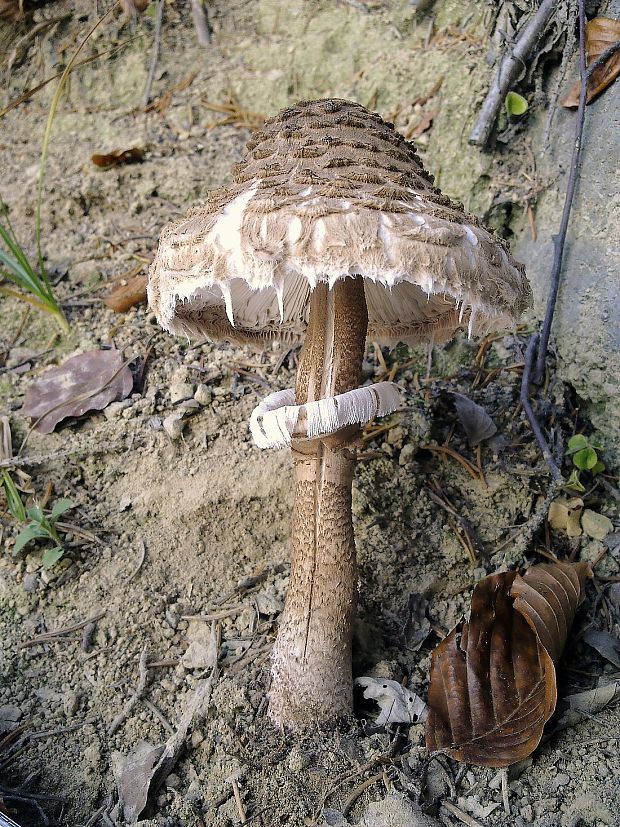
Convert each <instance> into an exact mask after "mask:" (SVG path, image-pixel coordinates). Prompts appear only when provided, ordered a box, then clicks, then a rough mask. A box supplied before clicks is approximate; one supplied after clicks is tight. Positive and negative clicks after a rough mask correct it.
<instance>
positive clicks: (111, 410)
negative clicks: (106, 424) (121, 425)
mask: <svg viewBox="0 0 620 827" xmlns="http://www.w3.org/2000/svg"><path fill="white" fill-rule="evenodd" d="M132 404H133V403H132V401H131V399H123V400H122V401H121V402H110V404H109V405H108V406H107V408H105V410H104V412H103V415H104V416H105V418H106V419H118V418H119V417H120V416H122V413H123V411H124V410H125V408H129V407H130V406H131V405H132Z"/></svg>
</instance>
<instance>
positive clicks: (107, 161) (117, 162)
mask: <svg viewBox="0 0 620 827" xmlns="http://www.w3.org/2000/svg"><path fill="white" fill-rule="evenodd" d="M91 160H92V162H93V164H94V165H95V166H96V167H100V168H101V169H111V168H112V167H120V166H123V165H124V164H137V163H139V162H140V161H143V160H144V150H143V149H140V147H137V146H134V147H133V148H132V149H124V150H120V149H114V150H112V152H108V153H107V154H105V155H100V154H98V153H95V155H93V156H92V158H91Z"/></svg>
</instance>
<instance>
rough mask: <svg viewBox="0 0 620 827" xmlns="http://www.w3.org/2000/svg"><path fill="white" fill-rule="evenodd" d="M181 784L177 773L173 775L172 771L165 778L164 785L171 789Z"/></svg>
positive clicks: (176, 788) (175, 788)
mask: <svg viewBox="0 0 620 827" xmlns="http://www.w3.org/2000/svg"><path fill="white" fill-rule="evenodd" d="M180 786H181V779H180V778H179V776H178V775H175V774H174V773H173V772H171V773H170V775H169V776H168V777H167V778H166V787H168V788H169V789H171V790H178V788H179V787H180Z"/></svg>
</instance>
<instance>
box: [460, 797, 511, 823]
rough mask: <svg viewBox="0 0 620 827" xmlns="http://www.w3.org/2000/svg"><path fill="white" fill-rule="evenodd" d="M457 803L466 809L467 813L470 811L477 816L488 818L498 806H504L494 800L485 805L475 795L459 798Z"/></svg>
mask: <svg viewBox="0 0 620 827" xmlns="http://www.w3.org/2000/svg"><path fill="white" fill-rule="evenodd" d="M457 803H458V805H459V807H461V809H463V810H465V812H466V813H470V814H471V815H472V816H474V817H475V818H488V817H489V816H490V815H491V813H494V812H495V810H497V808H498V807H501V806H502V805H501V804H499V803H498V802H497V801H494V802H493V803H492V804H487V805H486V807H485V806H483V805H482V804H481V803H480V802H479V801H478V800H477V799H476V797H475V796H473V795H469V796H466V797H462V798H458V799H457Z"/></svg>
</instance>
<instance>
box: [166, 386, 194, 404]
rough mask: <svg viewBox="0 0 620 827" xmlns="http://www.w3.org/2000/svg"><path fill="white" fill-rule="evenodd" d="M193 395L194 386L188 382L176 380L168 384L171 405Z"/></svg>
mask: <svg viewBox="0 0 620 827" xmlns="http://www.w3.org/2000/svg"><path fill="white" fill-rule="evenodd" d="M193 395H194V386H193V385H190V383H189V382H177V383H175V384H173V385H170V401H171V402H172V404H173V405H176V404H177V402H183V400H184V399H191V398H192V396H193Z"/></svg>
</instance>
